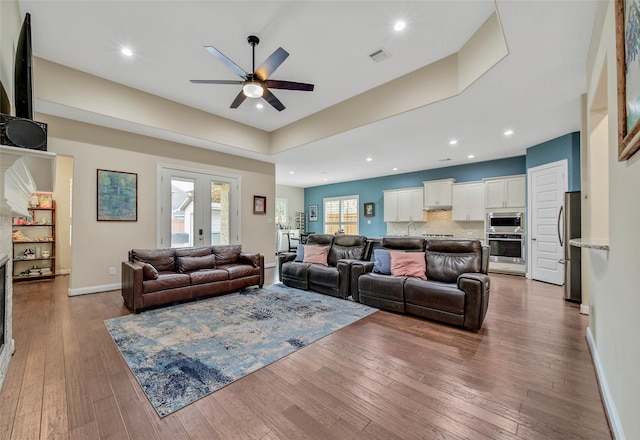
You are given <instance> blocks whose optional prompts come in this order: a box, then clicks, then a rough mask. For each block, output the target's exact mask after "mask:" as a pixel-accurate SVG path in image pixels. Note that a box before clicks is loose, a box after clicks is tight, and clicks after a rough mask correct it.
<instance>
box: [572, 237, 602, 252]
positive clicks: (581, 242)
mask: <svg viewBox="0 0 640 440" xmlns="http://www.w3.org/2000/svg"><path fill="white" fill-rule="evenodd" d="M569 246H574V247H579V248H586V249H596V250H600V251H608V250H609V242H608V241H607V240H603V239H598V238H574V239H572V240H569Z"/></svg>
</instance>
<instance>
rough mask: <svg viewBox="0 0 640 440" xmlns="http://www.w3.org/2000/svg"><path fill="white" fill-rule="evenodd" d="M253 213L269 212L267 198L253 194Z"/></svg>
mask: <svg viewBox="0 0 640 440" xmlns="http://www.w3.org/2000/svg"><path fill="white" fill-rule="evenodd" d="M253 213H254V214H260V215H262V214H266V213H267V198H266V197H264V196H253Z"/></svg>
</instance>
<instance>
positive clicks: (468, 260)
mask: <svg viewBox="0 0 640 440" xmlns="http://www.w3.org/2000/svg"><path fill="white" fill-rule="evenodd" d="M426 260H427V278H429V279H430V280H435V281H442V282H445V283H455V282H456V281H457V279H458V276H459V275H460V274H463V273H467V272H480V270H481V267H482V245H481V244H480V241H479V240H427V246H426Z"/></svg>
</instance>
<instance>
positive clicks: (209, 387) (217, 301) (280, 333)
mask: <svg viewBox="0 0 640 440" xmlns="http://www.w3.org/2000/svg"><path fill="white" fill-rule="evenodd" d="M376 310H377V309H374V308H371V307H368V306H365V305H362V304H358V303H355V302H352V301H346V300H343V299H338V298H333V297H330V296H326V295H322V294H318V293H313V292H306V291H303V290H298V289H292V288H289V287H286V286H284V285H282V284H276V285H272V286H268V287H265V288H263V289H258V288H250V289H245V290H242V291H241V292H239V293H233V294H230V295H224V296H220V297H216V298H211V299H207V300H201V301H197V302H192V303H188V304H182V305H177V306H172V307H167V308H163V309H158V310H151V311H147V312H143V313H140V314H138V315H128V316H123V317H120V318H114V319H109V320H107V321H105V325H106V327H107V330H109V333H111V336H112V337H113V340H114V341H115V343H116V345H117V346H118V348H119V349H120V352H121V353H122V356H123V357H124V359H125V361H126V362H127V364H128V365H129V368H131V371H132V372H133V374H134V376H135V377H136V379H137V381H138V382H139V383H140V385H141V386H142V389H143V390H144V392H145V393H146V395H147V397H148V398H149V401H150V402H151V404H152V405H153V407H154V408H155V409H156V411H157V413H158V415H159V416H160V417H164V416H166V415H168V414H170V413H172V412H174V411H176V410H178V409H180V408H182V407H184V406H186V405H188V404H190V403H192V402H194V401H196V400H198V399H200V398H202V397H204V396H206V395H207V394H210V393H212V392H214V391H216V390H218V389H220V388H222V387H223V386H225V385H228V384H230V383H231V382H233V381H235V380H238V379H240V378H241V377H243V376H244V375H246V374H249V373H251V372H253V371H256V370H258V369H259V368H262V367H264V366H265V365H268V364H270V363H272V362H275V361H277V360H278V359H280V358H282V357H284V356H286V355H288V354H290V353H293V352H294V351H296V350H298V349H300V348H302V347H304V346H306V345H308V344H310V343H312V342H314V341H316V340H318V339H320V338H322V337H324V336H326V335H328V334H330V333H332V332H334V331H336V330H338V329H340V328H342V327H345V326H347V325H349V324H351V323H353V322H356V321H358V320H359V319H361V318H364V317H365V316H367V315H370V314H371V313H373V312H375V311H376Z"/></svg>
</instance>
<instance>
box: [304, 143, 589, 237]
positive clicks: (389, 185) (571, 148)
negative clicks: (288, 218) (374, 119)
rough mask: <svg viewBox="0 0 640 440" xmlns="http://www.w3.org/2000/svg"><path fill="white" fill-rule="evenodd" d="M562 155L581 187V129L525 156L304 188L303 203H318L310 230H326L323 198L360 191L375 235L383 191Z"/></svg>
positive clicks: (515, 169)
mask: <svg viewBox="0 0 640 440" xmlns="http://www.w3.org/2000/svg"><path fill="white" fill-rule="evenodd" d="M563 159H567V160H568V163H569V182H568V183H569V191H580V133H578V132H574V133H569V134H566V135H564V136H561V137H559V138H556V139H552V140H550V141H547V142H543V143H542V144H539V145H535V146H533V147H530V148H528V149H527V154H526V156H516V157H509V158H506V159H499V160H491V161H487V162H479V163H473V164H468V165H458V166H453V167H446V168H438V169H435V170H424V171H415V172H412V173H405V174H396V175H392V176H383V177H376V178H372V179H363V180H355V181H352V182H344V183H335V184H332V185H322V186H315V187H311V188H305V190H304V204H305V210H306V212H307V215H308V213H309V205H318V221H317V222H309V221H308V222H307V231H310V232H317V233H321V232H323V222H322V219H323V216H322V211H323V210H322V208H323V207H322V199H323V198H325V197H339V196H350V195H358V196H359V197H360V225H359V229H360V234H361V235H366V236H368V237H375V236H379V235H384V234H386V232H387V225H386V224H385V222H384V220H383V216H382V212H383V206H382V197H383V196H382V192H383V191H385V190H388V189H399V188H412V187H418V186H422V182H423V181H427V180H438V179H448V178H454V179H456V182H457V183H460V182H473V181H476V180H482V179H485V178H489V177H500V176H511V175H514V174H526V173H527V170H528V169H529V168H533V167H537V166H539V165H544V164H547V163H551V162H556V161H559V160H563ZM369 202H373V203H374V204H375V216H374V217H365V216H364V214H363V212H362V211H363V205H364V204H365V203H369ZM368 221H371V224H369V223H367V222H368Z"/></svg>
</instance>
